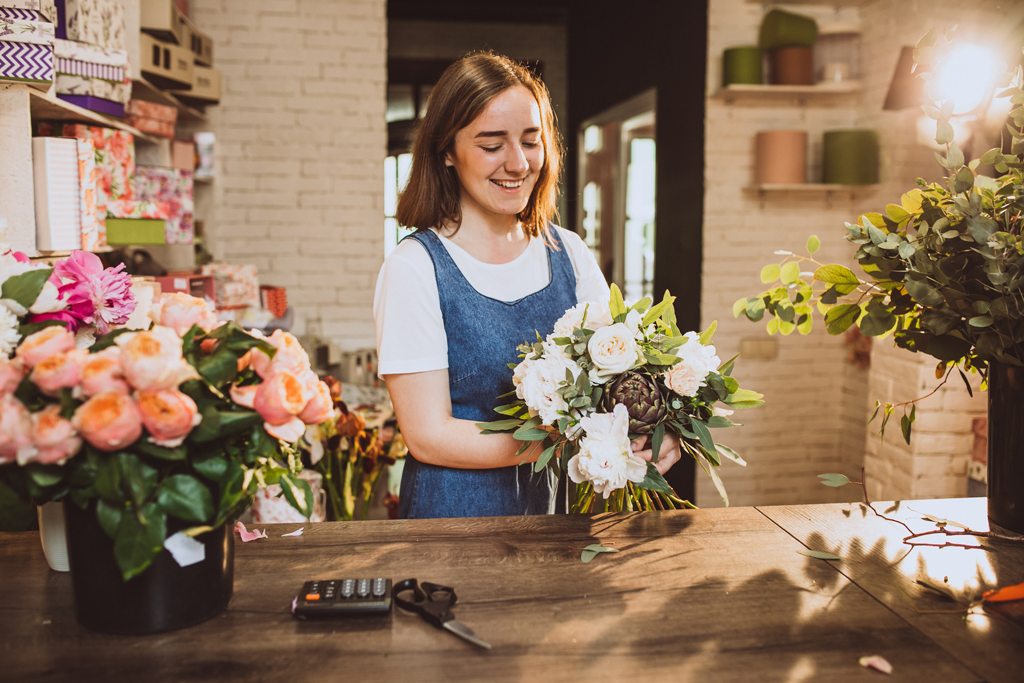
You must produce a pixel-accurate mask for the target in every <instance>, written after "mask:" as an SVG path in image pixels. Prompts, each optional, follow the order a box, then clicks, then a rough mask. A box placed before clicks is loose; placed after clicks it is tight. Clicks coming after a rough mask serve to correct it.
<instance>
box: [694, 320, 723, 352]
mask: <svg viewBox="0 0 1024 683" xmlns="http://www.w3.org/2000/svg"><path fill="white" fill-rule="evenodd" d="M717 329H718V321H717V320H712V321H711V324H710V325H708V329H706V330H704V331H703V332H701V333H700V336H699V337H697V341H699V342H700V345H701V346H707V345H708V344H710V343H711V338H712V337H714V336H715V330H717Z"/></svg>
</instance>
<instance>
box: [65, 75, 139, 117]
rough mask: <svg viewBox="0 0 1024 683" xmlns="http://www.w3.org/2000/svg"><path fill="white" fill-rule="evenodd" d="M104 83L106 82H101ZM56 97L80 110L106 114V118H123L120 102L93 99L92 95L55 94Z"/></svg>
mask: <svg viewBox="0 0 1024 683" xmlns="http://www.w3.org/2000/svg"><path fill="white" fill-rule="evenodd" d="M101 82H103V83H106V82H107V81H101ZM57 97H58V98H60V99H62V100H64V101H65V102H70V103H71V104H74V105H76V106H79V107H81V108H82V109H88V110H89V111H95V112H98V113H100V114H106V115H107V116H115V117H117V118H121V117H123V116H124V105H123V104H121V103H120V102H114V101H112V100H105V99H103V98H102V97H94V96H93V95H64V94H61V93H57Z"/></svg>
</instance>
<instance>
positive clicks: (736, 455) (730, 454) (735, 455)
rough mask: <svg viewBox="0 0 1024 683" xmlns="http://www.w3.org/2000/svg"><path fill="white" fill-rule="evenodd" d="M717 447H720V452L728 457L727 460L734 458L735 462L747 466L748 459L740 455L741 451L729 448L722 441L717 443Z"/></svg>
mask: <svg viewBox="0 0 1024 683" xmlns="http://www.w3.org/2000/svg"><path fill="white" fill-rule="evenodd" d="M715 448H717V449H718V454H719V455H721V456H722V457H724V458H726V459H727V460H732V461H733V462H734V463H736V464H737V465H739V466H741V467H746V466H747V461H746V460H744V459H743V458H742V457H740V454H739V453H737V452H736V451H734V450H733V449H731V448H729V447H728V446H723V445H722V444H720V443H716V444H715Z"/></svg>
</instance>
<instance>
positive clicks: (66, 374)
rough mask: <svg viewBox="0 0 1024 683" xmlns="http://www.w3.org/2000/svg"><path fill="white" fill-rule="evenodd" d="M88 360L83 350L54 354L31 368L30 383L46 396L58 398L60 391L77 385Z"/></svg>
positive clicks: (86, 352)
mask: <svg viewBox="0 0 1024 683" xmlns="http://www.w3.org/2000/svg"><path fill="white" fill-rule="evenodd" d="M88 360H89V352H88V351H86V350H85V349H72V350H70V351H68V352H67V353H57V354H54V355H52V356H50V357H49V358H47V359H45V360H42V361H39V362H38V363H36V366H35V367H34V368H32V382H33V383H34V384H35V385H36V386H37V387H39V391H41V392H43V393H44V394H46V395H47V396H60V390H61V389H69V388H71V387H74V386H77V385H78V383H79V381H81V378H82V368H83V367H84V366H85V363H86V361H88Z"/></svg>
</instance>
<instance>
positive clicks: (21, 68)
mask: <svg viewBox="0 0 1024 683" xmlns="http://www.w3.org/2000/svg"><path fill="white" fill-rule="evenodd" d="M4 1H5V2H7V1H9V0H4ZM33 11H35V10H33ZM53 41H54V27H53V24H51V23H48V22H44V21H34V20H25V19H11V18H6V17H0V81H14V82H17V83H25V84H27V85H31V86H33V87H36V88H39V89H40V90H49V89H50V86H51V85H53V76H54V73H53Z"/></svg>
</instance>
